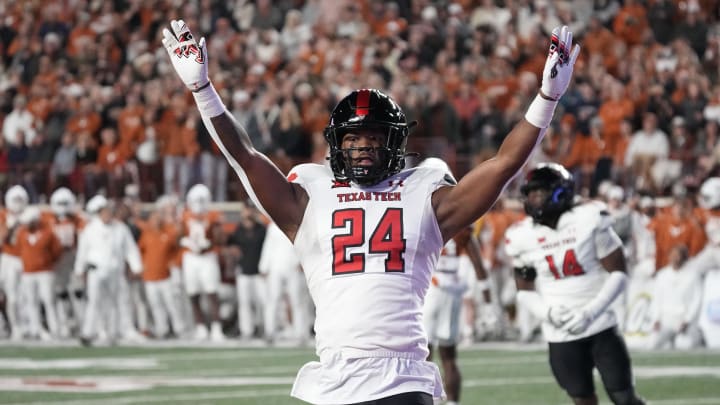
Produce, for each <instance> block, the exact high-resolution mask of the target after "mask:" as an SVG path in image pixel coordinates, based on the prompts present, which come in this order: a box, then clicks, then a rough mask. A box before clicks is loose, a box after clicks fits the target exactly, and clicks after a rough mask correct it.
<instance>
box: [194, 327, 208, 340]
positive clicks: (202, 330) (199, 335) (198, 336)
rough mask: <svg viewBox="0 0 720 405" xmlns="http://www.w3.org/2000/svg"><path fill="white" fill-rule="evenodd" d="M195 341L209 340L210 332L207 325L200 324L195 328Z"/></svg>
mask: <svg viewBox="0 0 720 405" xmlns="http://www.w3.org/2000/svg"><path fill="white" fill-rule="evenodd" d="M194 337H195V340H207V338H208V330H207V327H205V325H202V324H198V325H197V326H196V327H195V336H194Z"/></svg>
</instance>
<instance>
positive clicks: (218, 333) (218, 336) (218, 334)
mask: <svg viewBox="0 0 720 405" xmlns="http://www.w3.org/2000/svg"><path fill="white" fill-rule="evenodd" d="M210 340H212V341H213V342H224V341H225V335H224V334H223V331H222V327H221V326H220V324H219V323H217V322H213V324H212V326H211V327H210Z"/></svg>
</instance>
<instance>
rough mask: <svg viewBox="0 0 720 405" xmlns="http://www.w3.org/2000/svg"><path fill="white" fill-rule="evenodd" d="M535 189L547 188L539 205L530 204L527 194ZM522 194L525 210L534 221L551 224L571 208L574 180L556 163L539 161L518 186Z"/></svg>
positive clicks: (573, 196) (573, 197) (573, 195)
mask: <svg viewBox="0 0 720 405" xmlns="http://www.w3.org/2000/svg"><path fill="white" fill-rule="evenodd" d="M537 189H543V190H547V191H548V192H549V193H548V197H547V199H546V200H545V201H544V202H543V203H542V204H540V205H532V204H530V202H529V201H528V198H527V197H528V194H529V193H530V192H531V191H533V190H537ZM520 192H521V193H522V194H523V196H524V200H525V201H524V206H525V212H526V213H527V214H528V215H530V216H531V217H532V218H533V219H534V220H535V222H538V223H541V224H545V225H552V224H554V223H555V221H556V220H557V219H558V218H559V217H560V215H561V214H562V213H563V212H565V211H567V210H569V209H570V208H572V206H573V200H574V199H575V180H574V179H573V176H572V174H570V172H568V171H567V169H565V168H564V167H563V166H562V165H559V164H557V163H540V164H538V165H537V166H536V167H535V168H534V169H532V170H530V171H529V172H528V174H527V176H526V177H525V184H523V185H522V187H520Z"/></svg>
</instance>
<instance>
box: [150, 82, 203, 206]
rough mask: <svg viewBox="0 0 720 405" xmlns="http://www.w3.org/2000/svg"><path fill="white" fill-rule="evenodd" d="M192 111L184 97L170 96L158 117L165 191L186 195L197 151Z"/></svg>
mask: <svg viewBox="0 0 720 405" xmlns="http://www.w3.org/2000/svg"><path fill="white" fill-rule="evenodd" d="M197 121H198V117H197V114H196V112H195V110H194V109H193V110H190V109H189V108H188V105H187V102H186V101H185V98H184V97H179V96H178V97H172V98H171V105H170V106H169V108H168V109H167V110H166V111H165V113H164V114H163V116H162V118H161V125H160V126H158V127H157V129H158V135H159V136H158V139H159V140H160V150H161V153H162V155H163V177H164V181H165V190H164V194H175V195H181V196H183V195H185V192H186V191H187V190H188V186H189V184H190V171H191V169H192V164H193V161H194V159H195V157H196V155H197V152H198V145H197V130H196V127H195V125H196V123H197Z"/></svg>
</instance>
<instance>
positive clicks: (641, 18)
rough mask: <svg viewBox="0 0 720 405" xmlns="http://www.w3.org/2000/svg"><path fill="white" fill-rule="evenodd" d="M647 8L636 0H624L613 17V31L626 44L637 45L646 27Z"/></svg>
mask: <svg viewBox="0 0 720 405" xmlns="http://www.w3.org/2000/svg"><path fill="white" fill-rule="evenodd" d="M646 15H647V10H646V9H645V7H644V6H643V5H642V4H641V3H640V2H639V1H637V0H625V5H624V6H623V7H622V8H621V9H620V11H619V12H618V13H617V14H616V15H615V18H614V19H613V31H614V32H615V33H617V35H619V36H620V37H621V38H622V39H623V41H625V43H626V44H628V45H637V44H639V43H640V42H641V41H642V39H643V35H644V34H645V30H646V29H647V27H648V22H647V17H646Z"/></svg>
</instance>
